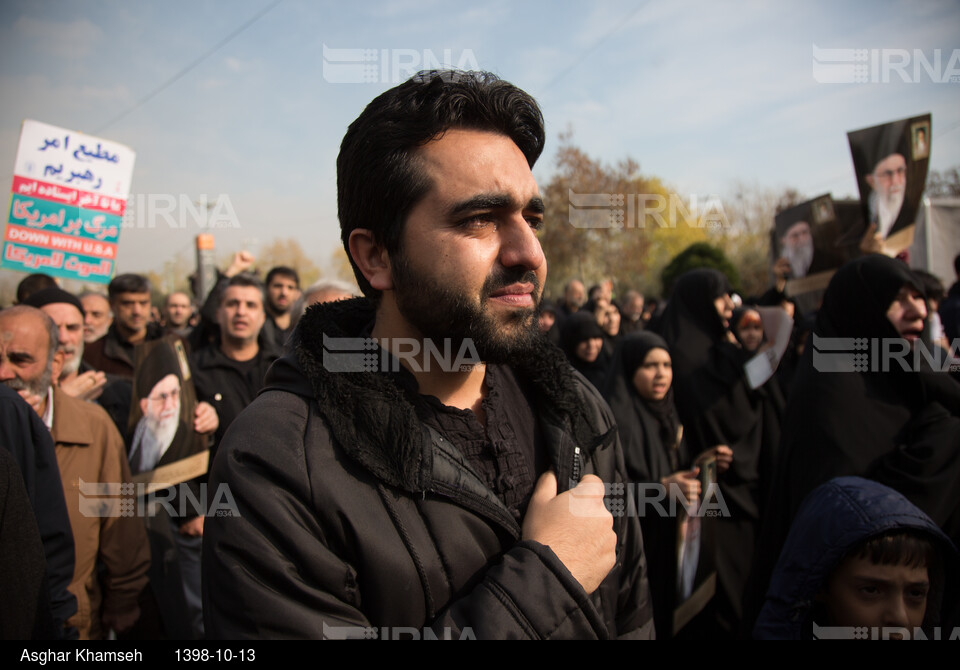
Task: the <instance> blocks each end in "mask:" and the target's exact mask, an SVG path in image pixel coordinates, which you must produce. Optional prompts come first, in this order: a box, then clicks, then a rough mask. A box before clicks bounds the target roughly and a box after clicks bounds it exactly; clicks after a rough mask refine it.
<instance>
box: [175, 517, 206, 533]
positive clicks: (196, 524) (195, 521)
mask: <svg viewBox="0 0 960 670" xmlns="http://www.w3.org/2000/svg"><path fill="white" fill-rule="evenodd" d="M180 534H181V535H189V536H190V537H200V536H202V535H203V516H195V517H193V518H192V519H190V520H189V521H186V522H184V523H183V524H182V525H181V526H180Z"/></svg>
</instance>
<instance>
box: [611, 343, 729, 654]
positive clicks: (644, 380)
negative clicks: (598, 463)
mask: <svg viewBox="0 0 960 670" xmlns="http://www.w3.org/2000/svg"><path fill="white" fill-rule="evenodd" d="M672 382H673V368H672V363H671V358H670V352H669V351H668V350H667V343H666V342H665V341H664V339H663V338H662V337H660V336H659V335H656V334H654V333H650V332H638V333H632V334H630V335H627V336H625V337H624V338H622V339H621V341H620V343H619V344H618V345H617V348H616V351H615V353H614V357H613V362H612V364H611V369H610V377H609V379H608V381H607V385H606V387H605V389H604V396H605V397H606V399H607V402H608V403H609V404H610V409H612V410H613V415H614V418H615V419H616V422H617V429H618V432H619V434H620V442H621V444H622V445H623V456H624V460H625V461H626V466H627V480H628V481H629V482H630V483H631V485H632V486H634V487H637V486H638V485H650V484H654V485H660V486H663V487H665V489H666V498H665V499H664V502H663V503H662V507H663V508H664V509H667V510H675V511H676V512H677V513H676V514H669V515H666V516H665V515H662V514H659V513H658V509H657V508H655V507H653V506H645V508H644V509H643V510H642V513H641V514H640V515H639V516H640V525H641V527H642V529H643V538H644V546H645V548H646V552H647V577H648V580H649V582H650V591H651V598H652V600H653V616H654V622H655V625H656V630H657V638H658V639H666V638H670V637H673V635H674V633H675V630H674V610H675V609H676V607H677V605H678V604H679V603H680V602H681V601H682V600H684V599H685V598H686V597H687V596H689V595H690V592H691V591H692V590H693V587H694V586H695V584H694V583H693V581H692V580H693V577H694V575H695V574H696V572H697V564H698V560H697V559H698V558H699V557H698V556H697V555H694V556H693V559H692V560H688V562H687V563H686V565H687V566H689V567H688V568H687V571H686V572H687V574H686V575H678V573H679V572H682V571H681V570H679V569H678V559H680V556H679V552H678V539H679V538H680V537H681V536H682V535H684V534H686V533H687V528H689V524H690V522H691V520H690V519H689V518H688V517H687V516H686V514H685V513H683V512H680V510H682V509H684V507H685V506H691V505H692V507H691V509H697V507H698V505H699V500H700V497H701V496H702V494H703V487H702V482H701V480H700V479H699V478H698V475H699V467H698V465H697V464H698V463H699V462H701V461H702V460H704V459H706V458H709V457H711V456H717V457H718V458H717V460H718V470H725V469H726V468H727V467H728V466H729V462H730V456H731V455H732V454H731V452H730V450H729V448H727V447H718V448H717V449H715V450H711V451H709V452H708V453H706V454H703V455H702V457H701V458H697V459H694V456H695V454H693V453H690V451H689V448H688V444H687V442H686V441H685V440H684V439H683V427H682V426H681V424H680V416H679V415H678V414H677V409H676V406H675V405H674V401H673V384H672ZM635 490H637V491H639V490H640V489H639V488H636V489H635ZM643 491H644V492H645V491H646V488H644V489H643ZM638 497H639V494H638ZM644 497H647V496H646V495H645V496H644ZM671 497H675V498H677V500H676V501H675V503H674V504H673V505H672V506H671V505H670V499H671ZM693 523H695V524H699V520H694V521H693ZM687 550H688V551H691V550H692V551H693V552H695V553H698V552H696V549H695V548H691V547H689V546H688V548H687ZM700 568H701V570H700V573H701V574H703V573H704V572H706V571H709V566H704V565H701V566H700ZM684 576H686V578H687V579H686V580H684V579H683V578H682V577H684Z"/></svg>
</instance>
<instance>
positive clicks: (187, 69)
mask: <svg viewBox="0 0 960 670" xmlns="http://www.w3.org/2000/svg"><path fill="white" fill-rule="evenodd" d="M281 2H283V0H275V1H274V2H272V3H270V4H269V5H267V6H266V7H264V8H263V9H261V10H260V11H259V12H257V13H256V14H254V15H253V17H251V18H250V19H249V20H247V21H246V22H245V23H244V24H243V25H241V26H240V27H239V28H237V29H236V30H234V31H233V32H232V33H230V34H229V35H227V36H226V37H225V38H223V39H222V40H220V41H219V42H218V43H217V44H215V45H214V46H213V47H211V48H210V49H209V50H207V51H206V53H204V54H202V55H201V56H200V57H199V58H197V59H196V60H194V61H193V62H192V63H190V64H189V65H187V66H186V67H185V68H183V69H182V70H180V71H179V72H177V73H176V74H175V75H173V76H172V77H170V78H169V79H167V80H166V81H165V82H163V83H162V84H160V85H159V86H158V87H157V88H155V89H153V90H152V91H151V92H150V93H148V94H147V95H145V96H144V97H143V98H141V99H140V100H139V101H138V102H137V103H136V104H134V105H133V107H130V108H128V109H127V110H125V111H123V112H121V113H120V114H119V115H118V116H116V117H114V118H113V119H111V120H110V121H108V122H107V123H105V124H104V125H102V126H100V127H99V128H97V129H96V130H95V131H94V134H95V135H99V134H100V133H102V132H103V131H104V130H106V129H107V128H109V127H110V126H112V125H113V124H114V123H116V122H117V121H119V120H120V119H122V118H124V117H126V116H127V115H128V114H130V113H131V112H133V111H134V110H136V109H139V108H140V107H142V106H143V105H144V104H145V103H146V102H148V101H149V100H150V99H152V98H153V97H155V96H156V95H157V94H159V93H160V92H162V91H163V90H164V89H166V88H167V87H169V86H170V85H171V84H173V83H174V82H176V81H177V80H178V79H180V78H181V77H183V76H184V75H185V74H187V73H188V72H190V71H191V70H192V69H194V68H195V67H197V66H198V65H200V63H202V62H203V61H205V60H206V59H207V58H209V57H210V56H212V55H213V54H214V53H216V52H217V51H218V50H220V49H221V48H222V47H223V46H225V45H226V44H227V43H228V42H230V41H231V40H232V39H233V38H235V37H236V36H237V35H239V34H240V33H242V32H243V31H244V30H246V29H247V28H249V27H250V26H252V25H253V24H254V23H256V22H257V21H259V20H260V19H261V18H262V17H263V16H264V15H265V14H266V13H267V12H269V11H270V10H271V9H273V8H274V7H276V6H277V5H279V4H280V3H281Z"/></svg>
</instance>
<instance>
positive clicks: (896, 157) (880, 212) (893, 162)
mask: <svg viewBox="0 0 960 670" xmlns="http://www.w3.org/2000/svg"><path fill="white" fill-rule="evenodd" d="M866 180H867V183H868V184H869V185H870V188H871V189H872V192H871V193H870V199H869V205H870V222H871V223H875V224H876V225H877V231H876V232H877V233H878V234H879V235H880V236H881V238H886V236H887V234H888V233H889V232H890V230H891V228H893V224H894V223H896V221H897V217H899V216H900V209H901V208H902V207H903V200H904V195H905V193H906V190H907V161H906V159H905V158H904V157H903V156H902V155H901V154H898V153H893V154H890V155H888V156H885V157H884V158H882V159H881V160H880V161H878V162H877V164H876V165H875V166H874V168H873V172H871V173H870V174H868V175H867V176H866Z"/></svg>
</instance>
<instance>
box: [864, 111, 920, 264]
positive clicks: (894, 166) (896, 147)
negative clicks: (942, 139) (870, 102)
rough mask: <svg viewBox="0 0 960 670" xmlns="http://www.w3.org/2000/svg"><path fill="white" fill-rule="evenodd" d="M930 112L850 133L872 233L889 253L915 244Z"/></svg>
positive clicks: (900, 250) (892, 254)
mask: <svg viewBox="0 0 960 670" xmlns="http://www.w3.org/2000/svg"><path fill="white" fill-rule="evenodd" d="M930 123H931V117H930V114H924V115H922V116H915V117H912V118H909V119H902V120H900V121H893V122H891V123H885V124H883V125H881V126H874V127H872V128H864V129H863V130H856V131H852V132H849V133H847V139H848V140H849V142H850V152H851V153H852V154H853V166H854V169H855V170H856V173H857V185H858V186H859V188H860V203H861V207H862V209H863V216H864V220H865V221H866V223H867V225H868V236H869V235H872V236H873V237H874V238H875V240H876V241H875V244H876V247H875V248H874V249H872V250H874V251H880V252H882V253H884V254H886V255H888V256H896V255H897V254H899V253H901V252H902V251H904V250H905V249H907V248H908V247H909V246H910V245H911V244H912V243H913V230H914V228H913V226H914V223H915V222H916V218H917V212H918V210H919V208H920V198H921V196H922V195H923V188H924V185H925V184H926V182H927V166H928V164H929V162H930V139H931V138H930Z"/></svg>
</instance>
